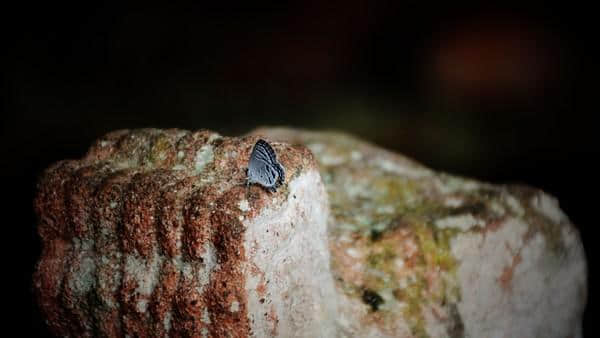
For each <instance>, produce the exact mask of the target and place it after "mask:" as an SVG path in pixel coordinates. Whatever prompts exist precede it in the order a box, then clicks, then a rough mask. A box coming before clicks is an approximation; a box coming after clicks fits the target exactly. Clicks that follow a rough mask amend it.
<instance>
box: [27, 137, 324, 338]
mask: <svg viewBox="0 0 600 338" xmlns="http://www.w3.org/2000/svg"><path fill="white" fill-rule="evenodd" d="M257 140H258V137H253V136H248V137H243V138H229V137H222V136H220V135H218V134H216V133H212V132H209V131H198V132H188V131H183V130H164V131H161V130H155V129H143V130H132V131H128V130H124V131H117V132H114V133H111V134H108V135H106V136H105V137H103V138H101V139H100V140H98V141H97V142H96V143H95V144H94V145H93V146H92V147H91V149H90V150H89V152H88V154H87V155H86V156H85V157H84V158H83V159H81V160H77V161H61V162H58V163H56V164H55V165H53V166H52V167H50V168H48V169H47V170H46V171H45V173H44V175H43V177H42V178H41V180H40V183H39V189H38V190H39V193H38V195H37V198H36V200H35V209H36V212H37V214H38V216H39V226H38V231H39V234H40V236H41V238H42V242H43V252H42V255H41V258H40V261H39V263H38V265H37V268H36V271H35V275H34V289H35V291H36V293H37V296H38V300H39V304H40V307H41V309H42V312H43V313H44V315H45V317H46V319H47V323H48V325H49V327H50V329H51V330H52V332H53V333H55V334H56V335H58V336H78V337H79V336H97V335H101V336H112V337H116V336H125V335H128V336H138V337H148V336H157V337H163V336H199V337H200V336H207V337H208V336H210V337H225V336H234V337H245V336H277V335H279V336H291V335H293V334H295V333H297V332H302V334H303V335H310V336H317V335H320V334H325V335H331V334H332V332H333V331H332V330H333V329H334V324H333V319H334V317H333V316H334V315H335V312H334V311H335V303H333V302H324V300H326V299H332V298H334V294H333V290H334V289H333V281H332V279H331V274H330V272H329V261H330V258H329V251H328V250H327V241H326V220H327V217H328V216H327V214H328V212H329V208H328V202H327V197H326V193H325V190H324V186H323V184H322V182H321V178H320V175H319V173H318V171H317V167H316V163H315V161H314V159H313V156H312V154H311V153H310V151H308V150H307V149H306V148H304V147H293V146H289V145H286V144H282V143H276V142H275V143H272V145H273V147H274V148H275V150H276V151H277V152H278V154H279V161H280V162H281V163H282V164H283V165H284V166H285V167H286V169H287V170H286V174H287V177H286V183H287V184H285V185H284V186H283V187H281V188H280V189H279V190H278V191H277V193H269V192H266V191H265V190H263V189H262V188H261V187H258V186H250V187H246V186H245V185H244V182H245V177H246V175H245V168H246V166H247V161H248V158H249V155H250V152H251V150H252V146H253V145H254V143H255V142H256V141H257Z"/></svg>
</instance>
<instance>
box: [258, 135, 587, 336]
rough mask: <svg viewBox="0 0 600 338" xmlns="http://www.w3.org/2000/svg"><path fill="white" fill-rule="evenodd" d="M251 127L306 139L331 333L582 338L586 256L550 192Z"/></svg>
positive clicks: (344, 138)
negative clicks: (333, 316)
mask: <svg viewBox="0 0 600 338" xmlns="http://www.w3.org/2000/svg"><path fill="white" fill-rule="evenodd" d="M252 134H261V135H267V137H269V138H271V139H273V140H279V141H285V142H288V143H291V144H302V145H305V146H307V147H308V148H309V149H310V150H311V151H312V153H313V154H314V156H315V158H316V159H317V162H318V163H319V168H320V172H321V176H322V178H323V181H324V182H325V187H326V189H327V193H328V195H329V203H330V207H331V214H330V218H329V221H328V233H329V248H330V251H331V258H332V261H331V268H332V274H333V277H334V280H335V283H336V290H337V293H338V299H337V302H338V306H339V308H338V313H339V316H338V318H337V326H338V328H337V332H338V336H347V337H427V336H428V337H580V336H581V321H582V315H583V310H584V307H585V303H586V292H587V291H586V274H587V271H586V262H585V255H584V251H583V247H582V242H581V239H580V238H579V233H578V232H577V230H576V229H575V228H574V226H573V225H572V224H571V223H570V221H569V219H568V218H567V216H566V215H565V214H564V213H563V212H562V211H561V210H560V208H559V206H558V202H557V200H556V199H555V198H553V197H551V196H549V195H548V194H546V193H544V192H543V191H540V190H538V189H534V188H529V187H524V186H511V185H491V184H486V183H482V182H478V181H476V180H472V179H467V178H463V177H457V176H453V175H449V174H446V173H438V172H434V171H432V170H430V169H428V168H425V167H424V166H422V165H420V164H418V163H416V162H414V161H412V160H410V159H408V158H406V157H404V156H401V155H399V154H394V153H391V152H389V151H386V150H383V149H380V148H377V147H375V146H373V145H370V144H368V143H366V142H363V141H361V140H358V139H356V138H353V137H350V136H348V135H344V134H339V133H333V132H309V131H300V130H293V129H280V128H261V129H258V130H256V131H254V132H253V133H252Z"/></svg>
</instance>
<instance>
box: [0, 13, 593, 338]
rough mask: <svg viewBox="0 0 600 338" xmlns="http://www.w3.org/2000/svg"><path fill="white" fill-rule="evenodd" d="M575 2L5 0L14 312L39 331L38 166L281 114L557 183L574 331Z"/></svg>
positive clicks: (588, 116) (585, 90) (580, 208)
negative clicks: (151, 134)
mask: <svg viewBox="0 0 600 338" xmlns="http://www.w3.org/2000/svg"><path fill="white" fill-rule="evenodd" d="M590 13H593V12H592V11H591V9H590V8H584V7H582V6H581V5H573V4H565V5H561V6H558V5H549V4H532V5H522V4H521V5H519V6H513V5H511V4H506V3H504V4H503V5H502V6H491V5H486V6H485V7H483V6H476V7H473V6H458V5H457V4H456V3H452V4H450V5H443V6H441V7H440V5H434V4H433V3H431V4H427V5H420V6H418V5H415V4H395V3H391V2H389V3H388V2H382V1H375V2H373V1H371V2H366V1H364V2H362V1H329V2H327V4H323V3H321V2H320V1H304V2H293V3H286V4H281V3H276V2H272V3H269V2H260V1H259V2H252V6H250V5H246V2H242V1H237V2H236V1H234V2H223V3H222V4H221V5H219V6H212V7H207V6H206V5H205V4H201V3H197V4H191V5H190V4H172V3H163V4H161V5H154V4H152V3H149V2H146V3H140V4H132V3H120V4H106V3H93V2H81V3H56V2H46V3H37V2H35V3H31V2H22V3H21V4H20V5H19V8H14V9H11V10H7V11H5V12H4V13H3V14H4V15H5V16H7V18H6V19H7V21H6V22H9V23H10V24H9V25H8V26H9V29H8V30H6V31H5V33H8V34H7V35H8V38H7V39H5V40H4V43H3V45H4V52H3V54H4V57H6V56H8V58H7V59H6V61H3V65H4V67H3V68H4V72H3V73H4V76H3V87H4V88H5V91H6V94H5V95H3V97H2V105H3V107H4V109H3V110H4V111H5V114H3V123H2V129H3V130H2V139H3V142H2V145H3V148H4V149H3V153H5V155H4V156H2V158H3V168H2V171H3V173H4V174H3V178H4V180H5V182H6V183H5V185H6V186H8V189H9V190H8V191H9V192H10V194H9V196H10V197H11V198H10V201H9V203H8V204H5V207H8V210H9V211H8V212H7V213H6V214H7V215H11V216H13V218H9V221H7V223H6V224H5V225H4V226H5V227H7V228H8V229H10V231H8V232H7V234H10V236H13V237H9V238H8V239H5V241H4V242H8V243H7V244H8V246H7V247H8V248H9V255H12V256H9V257H11V259H9V260H8V261H10V263H11V264H14V266H11V265H9V266H8V268H9V269H10V270H11V271H18V272H19V273H18V274H16V275H15V274H10V276H11V277H10V279H11V281H14V282H15V283H16V284H17V285H16V286H15V290H17V291H18V292H14V293H13V294H14V295H16V296H17V297H15V298H16V299H18V301H17V302H15V303H14V304H16V305H15V306H14V308H19V309H21V308H22V309H23V315H22V316H19V318H20V319H21V320H23V318H31V320H30V321H29V322H30V325H27V326H26V327H27V328H28V329H29V328H30V329H31V331H30V333H31V334H32V335H34V336H45V335H48V333H47V331H46V329H45V327H44V324H43V320H42V319H41V318H40V314H39V312H38V310H37V307H36V306H35V304H34V303H33V300H32V298H31V273H32V271H33V265H34V263H35V261H36V260H37V258H38V255H39V253H40V247H39V245H40V243H39V240H38V238H37V234H36V232H35V228H34V225H35V215H34V214H33V213H32V199H33V196H34V193H35V182H36V179H37V177H38V175H39V174H40V172H41V171H42V170H43V169H44V168H45V167H47V166H49V165H50V164H51V163H52V162H55V161H58V160H61V159H66V158H78V157H81V156H82V155H83V154H84V153H85V151H86V149H87V147H88V146H89V144H90V143H91V142H92V140H94V139H95V138H97V137H99V136H101V135H102V134H104V133H106V132H108V131H111V130H114V129H121V128H139V127H158V128H167V127H179V128H184V129H192V130H193V129H199V128H209V129H214V130H216V131H219V132H221V133H222V134H225V135H238V134H240V133H245V132H247V131H249V130H251V129H253V128H254V127H256V126H261V125H285V126H294V127H302V128H311V129H335V130H342V131H346V132H349V133H352V134H355V135H357V136H360V137H362V138H364V139H367V140H370V141H372V142H374V143H377V144H379V145H381V146H383V147H386V148H389V149H393V150H396V151H398V152H402V153H404V154H406V155H408V156H410V157H412V158H415V159H416V160H418V161H420V162H422V163H424V164H426V165H427V166H430V167H432V168H434V169H436V170H442V171H447V172H451V173H454V174H459V175H465V176H473V177H475V178H478V179H481V180H486V181H491V182H494V183H512V182H520V183H526V184H529V185H532V186H536V187H539V188H542V189H543V190H545V191H547V192H549V193H551V194H552V195H554V196H557V197H558V198H559V200H560V205H561V207H562V208H563V210H564V211H565V212H566V213H567V214H568V215H569V217H570V218H571V220H572V221H573V222H574V223H575V224H576V225H577V226H578V228H579V230H580V232H581V234H582V238H583V241H584V245H585V248H586V253H587V256H588V265H589V281H590V283H589V295H588V296H589V300H588V308H587V311H586V317H585V321H584V330H585V333H586V335H589V334H591V332H594V331H595V330H593V328H594V327H593V324H594V323H593V322H591V320H593V319H592V318H593V317H592V315H591V313H592V312H593V309H594V308H597V305H596V304H597V300H596V299H597V298H598V296H597V291H596V289H595V288H594V287H593V286H594V284H596V281H597V278H598V277H597V273H596V271H597V265H598V264H597V263H595V261H594V258H596V257H598V249H597V248H596V245H595V243H594V241H595V236H596V235H597V234H598V233H599V232H598V230H596V228H595V226H596V223H597V222H596V218H595V213H594V209H595V207H596V204H597V203H596V198H594V197H595V195H596V190H595V188H596V187H597V183H596V179H594V176H593V175H594V174H595V173H597V172H598V170H597V169H598V166H597V164H595V159H596V157H597V154H598V151H597V147H596V142H595V140H596V134H597V124H596V123H595V119H594V118H593V114H594V113H595V111H596V109H595V108H593V107H594V106H593V105H592V103H591V101H592V100H591V98H592V95H591V93H592V88H597V85H594V83H593V81H592V80H593V78H592V76H591V75H590V67H589V66H590V65H591V63H592V57H591V56H590V49H591V48H590V45H591V43H590V42H591V41H592V39H591V38H592V33H591V27H592V23H593V18H592V14H590ZM594 94H595V93H594ZM595 95H597V94H595ZM13 230H14V231H13ZM13 233H14V235H13ZM12 238H14V240H12ZM23 243H29V250H28V251H26V252H25V253H23V251H25V250H24V249H25V245H24V244H23ZM13 246H14V247H18V249H19V250H18V251H16V252H17V253H15V250H14V248H13ZM16 257H22V259H16ZM14 276H17V279H15V278H14ZM24 300H26V301H24ZM15 313H16V312H15Z"/></svg>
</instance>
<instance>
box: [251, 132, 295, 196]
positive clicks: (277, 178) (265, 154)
mask: <svg viewBox="0 0 600 338" xmlns="http://www.w3.org/2000/svg"><path fill="white" fill-rule="evenodd" d="M246 175H247V176H248V177H247V178H246V185H250V184H253V183H258V184H260V185H262V186H263V187H265V188H267V189H268V190H269V191H271V192H276V191H277V188H278V187H279V186H281V185H282V184H283V182H284V180H285V169H284V168H283V166H282V165H281V163H279V162H278V161H277V154H275V150H273V148H272V147H271V145H270V144H269V143H268V142H267V141H265V140H258V141H257V142H256V144H255V145H254V148H252V153H251V154H250V160H249V161H248V169H246Z"/></svg>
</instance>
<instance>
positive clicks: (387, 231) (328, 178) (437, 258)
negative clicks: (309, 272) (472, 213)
mask: <svg viewBox="0 0 600 338" xmlns="http://www.w3.org/2000/svg"><path fill="white" fill-rule="evenodd" d="M326 143H327V142H326ZM340 144H341V146H340ZM309 148H311V149H314V150H317V151H315V156H316V158H317V160H318V161H319V162H320V164H321V166H320V168H321V174H322V176H323V179H324V182H325V184H326V187H327V191H328V193H329V197H330V204H331V209H332V214H333V218H334V223H333V224H330V232H332V233H333V234H334V237H335V235H338V236H339V235H341V234H343V233H349V234H356V235H358V236H354V238H369V240H367V241H364V240H363V241H360V243H355V245H357V246H361V247H360V248H361V249H363V250H365V251H366V255H365V256H364V257H363V258H362V259H364V263H365V264H364V265H363V266H364V267H365V268H364V271H363V277H362V280H363V284H362V285H354V284H352V283H349V282H348V281H344V280H343V279H341V277H338V278H337V281H338V284H339V285H340V287H341V288H342V290H344V291H345V292H346V294H347V295H349V296H352V297H361V296H362V298H363V301H364V300H365V297H364V294H365V292H368V295H371V296H372V297H373V298H372V299H379V297H381V295H384V294H386V293H391V294H392V295H393V297H392V299H389V298H388V299H385V300H383V298H381V299H382V303H381V304H377V306H372V310H376V311H378V312H379V313H380V315H382V317H383V318H389V319H390V320H393V318H394V317H393V315H394V314H395V313H398V312H399V311H400V312H401V313H403V315H404V318H405V320H406V322H407V323H408V325H409V327H410V329H411V331H412V333H413V335H414V336H417V337H425V336H427V334H426V330H425V319H424V316H423V313H422V309H423V306H426V305H427V303H428V302H435V303H437V304H439V305H441V306H446V305H448V306H450V305H451V304H452V303H455V302H457V301H458V300H459V299H460V290H459V288H458V286H457V283H456V266H457V262H456V260H455V258H454V257H453V255H452V253H451V251H450V240H451V239H452V237H453V236H455V235H456V234H457V233H458V231H459V230H457V229H438V228H436V227H435V226H434V224H433V221H434V220H435V219H436V218H437V217H441V216H444V215H447V214H450V213H451V211H452V208H448V207H445V206H443V205H442V204H441V203H440V202H439V201H436V200H432V199H429V198H426V197H425V196H426V194H425V193H424V190H423V189H424V188H425V186H424V182H425V181H424V180H421V179H414V178H407V177H403V176H400V175H398V174H394V173H389V172H386V171H383V170H381V169H380V168H379V167H378V166H377V164H376V163H375V162H374V161H366V160H364V159H365V158H366V157H367V155H366V154H362V155H361V156H356V155H355V156H354V159H353V156H352V154H353V152H354V153H355V152H356V147H355V146H354V144H352V142H342V143H339V142H337V141H333V142H331V143H329V144H327V146H326V147H320V146H316V147H315V146H314V145H313V146H312V147H311V146H310V144H309ZM323 156H327V159H336V161H333V160H331V161H327V160H326V161H322V159H323ZM331 163H333V164H331ZM400 228H403V229H406V230H408V233H409V236H410V238H408V239H407V240H413V241H414V242H415V244H416V246H417V256H418V257H417V262H416V264H415V265H414V266H411V267H410V268H408V269H409V270H410V273H411V278H404V281H401V280H400V278H399V276H398V275H397V269H398V268H397V266H396V259H398V258H401V257H403V256H404V255H405V254H404V253H403V252H402V250H403V249H402V246H401V243H397V242H395V241H394V238H392V239H391V240H390V239H388V238H387V237H389V236H393V233H394V231H398V230H399V229H400ZM333 266H334V269H335V266H336V264H335V262H334V264H333ZM429 271H435V273H437V274H438V275H437V276H436V278H439V285H440V287H439V288H438V289H436V290H433V291H432V292H430V291H429V290H428V289H429V288H428V285H427V273H428V272H429ZM403 284H405V285H403ZM365 290H367V291H365ZM371 292H372V293H373V294H371ZM375 295H376V296H375ZM369 299H371V298H369ZM367 305H369V304H367ZM371 305H372V304H371Z"/></svg>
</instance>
